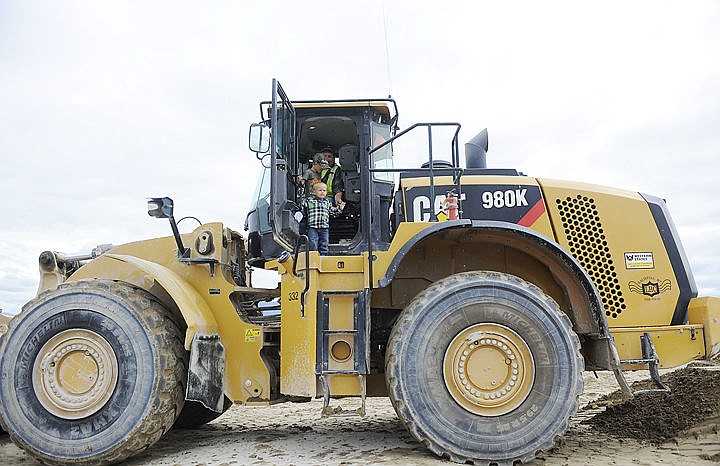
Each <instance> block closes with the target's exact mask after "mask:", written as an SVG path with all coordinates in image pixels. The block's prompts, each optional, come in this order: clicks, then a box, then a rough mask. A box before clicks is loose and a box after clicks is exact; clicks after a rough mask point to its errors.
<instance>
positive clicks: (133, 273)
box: [70, 223, 270, 403]
mask: <svg viewBox="0 0 720 466" xmlns="http://www.w3.org/2000/svg"><path fill="white" fill-rule="evenodd" d="M208 231H209V232H211V233H212V235H213V238H215V241H216V242H218V243H220V242H221V241H222V238H223V227H222V224H220V223H211V224H205V225H202V226H200V227H198V228H197V229H196V230H195V231H193V232H192V233H189V234H185V235H183V236H182V238H183V243H184V244H185V245H186V246H192V245H194V244H196V241H197V239H198V237H199V236H200V235H202V234H205V232H208ZM191 250H192V256H191V257H201V256H199V255H198V254H197V253H196V251H195V250H194V248H192V247H191ZM221 253H222V248H220V247H216V248H215V250H214V252H213V253H212V254H210V255H207V256H202V257H207V258H213V259H216V260H217V261H218V262H221V263H223V262H222V261H225V263H226V262H227V258H223V257H222V256H221ZM221 268H222V266H221V265H217V266H216V267H215V270H214V276H211V274H210V266H209V265H208V264H188V263H183V262H180V261H179V260H178V258H177V246H176V245H175V240H174V238H172V237H165V238H157V239H152V240H147V241H140V242H135V243H128V244H124V245H121V246H118V247H116V248H114V249H112V250H111V251H110V252H109V253H107V254H105V255H103V256H101V257H99V258H98V259H96V260H94V261H92V262H90V263H89V264H87V265H86V266H84V267H82V268H80V269H79V270H78V271H77V272H75V273H74V274H73V275H72V276H71V277H70V280H81V279H83V278H107V279H113V280H122V281H125V282H128V283H132V284H134V285H136V286H139V287H141V288H144V289H146V290H148V291H150V292H151V293H153V294H156V295H157V294H162V293H163V292H164V293H167V295H169V296H170V298H171V299H172V300H173V301H174V302H175V304H176V305H177V306H178V308H179V309H180V312H181V313H182V314H183V317H184V319H185V321H186V323H187V325H188V330H187V334H186V339H185V347H186V348H188V349H189V348H190V343H191V342H192V338H193V336H194V335H195V333H196V332H200V333H219V335H220V337H221V341H222V344H223V346H224V347H225V351H226V359H225V382H224V386H225V393H226V395H227V396H228V397H229V398H230V399H232V400H233V401H235V402H241V403H245V402H248V401H250V402H252V401H255V402H259V401H262V400H269V398H270V375H269V372H268V368H267V367H266V366H265V363H264V362H263V360H262V358H261V357H260V350H261V349H262V347H263V342H264V340H265V338H264V332H263V329H262V327H261V326H259V325H254V324H251V323H249V322H245V321H243V320H242V319H240V317H239V316H238V314H237V312H236V311H235V308H234V307H233V305H232V302H231V301H230V294H231V293H233V292H234V291H236V289H238V287H236V286H235V284H234V283H233V282H231V281H229V280H228V279H226V277H225V275H224V274H223V273H222V269H221ZM160 289H162V290H163V291H161V290H160Z"/></svg>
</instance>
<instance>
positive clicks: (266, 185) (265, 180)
mask: <svg viewBox="0 0 720 466" xmlns="http://www.w3.org/2000/svg"><path fill="white" fill-rule="evenodd" d="M269 194H270V168H269V167H263V172H262V175H261V176H260V179H259V180H258V183H257V185H256V186H255V192H254V193H253V197H252V203H253V205H252V207H255V205H257V202H258V201H259V200H260V199H262V198H265V197H267V196H268V195H269Z"/></svg>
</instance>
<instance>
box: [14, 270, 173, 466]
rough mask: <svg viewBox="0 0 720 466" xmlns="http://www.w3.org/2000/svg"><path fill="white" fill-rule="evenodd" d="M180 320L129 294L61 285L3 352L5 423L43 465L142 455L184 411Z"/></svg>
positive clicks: (111, 285) (24, 317) (22, 321)
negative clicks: (181, 411)
mask: <svg viewBox="0 0 720 466" xmlns="http://www.w3.org/2000/svg"><path fill="white" fill-rule="evenodd" d="M183 337H184V335H183V331H182V329H181V323H180V321H179V319H178V316H176V315H174V314H173V313H172V312H171V311H169V310H168V309H166V308H165V307H164V306H163V305H162V304H160V303H159V302H158V301H157V300H156V299H155V298H154V297H153V296H152V295H150V294H149V293H147V292H145V291H144V290H141V289H139V288H136V287H133V286H131V285H128V284H125V283H121V282H113V281H106V280H87V281H78V282H71V283H66V284H63V285H61V286H60V287H59V288H58V289H57V290H53V291H50V292H47V293H44V294H42V295H41V296H39V297H38V298H36V299H35V300H33V301H31V302H30V303H28V304H27V305H25V306H24V308H23V311H22V313H21V314H20V315H19V316H17V317H16V318H14V319H13V320H12V322H11V324H10V330H9V331H8V333H7V334H6V335H5V336H4V337H3V338H2V342H1V343H0V401H1V404H0V415H1V416H0V418H1V419H0V422H1V423H2V425H3V427H4V428H5V429H6V430H7V431H8V433H9V434H10V437H11V438H12V440H13V441H14V442H15V443H16V444H17V445H18V446H20V447H21V448H23V449H24V450H25V451H26V452H28V453H29V454H30V455H32V456H34V457H36V458H37V459H39V460H40V461H42V462H44V463H46V464H58V465H66V464H84V465H101V464H110V463H115V462H119V461H122V460H123V459H125V458H127V457H129V456H132V455H134V454H137V453H138V452H140V451H142V450H145V449H146V448H148V447H149V446H150V445H152V444H153V443H155V442H156V441H158V440H159V439H160V437H162V435H163V434H164V433H165V432H167V431H168V429H170V427H171V426H172V425H173V422H174V421H175V418H176V417H177V415H178V414H179V412H180V410H181V409H182V406H183V402H184V384H185V378H186V377H187V352H186V351H185V349H184V347H183Z"/></svg>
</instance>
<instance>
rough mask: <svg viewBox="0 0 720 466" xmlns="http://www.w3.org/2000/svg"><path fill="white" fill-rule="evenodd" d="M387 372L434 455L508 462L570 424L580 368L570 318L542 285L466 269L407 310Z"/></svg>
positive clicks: (396, 398)
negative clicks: (545, 292) (546, 292)
mask: <svg viewBox="0 0 720 466" xmlns="http://www.w3.org/2000/svg"><path fill="white" fill-rule="evenodd" d="M518 363H519V364H520V367H519V368H518V365H517V364H518ZM385 369H386V380H387V384H388V391H389V394H390V399H391V400H392V404H393V406H394V408H395V411H396V412H397V414H398V416H399V418H400V419H401V420H402V422H403V424H404V425H405V427H406V428H407V429H408V430H409V431H410V433H411V434H412V435H413V436H414V437H415V438H416V439H417V440H418V441H420V442H422V443H423V444H425V445H426V446H427V447H428V448H429V449H430V450H431V451H433V452H434V453H435V454H437V455H439V456H442V457H445V458H448V459H450V460H452V461H455V462H458V463H466V462H468V463H474V464H500V465H512V464H513V462H515V461H518V460H519V461H522V462H526V461H529V460H531V459H533V458H534V457H535V455H536V454H537V452H539V451H541V450H547V449H549V448H551V447H552V446H553V443H554V441H555V440H556V438H558V437H559V436H561V435H562V434H563V433H564V432H565V431H566V430H567V426H568V419H569V418H570V416H572V415H573V414H574V413H575V412H577V408H578V397H579V395H580V394H581V393H582V389H583V381H582V371H583V369H584V364H583V359H582V356H581V355H580V343H579V340H578V338H577V336H576V335H575V333H574V332H573V331H572V327H571V324H570V320H569V319H568V317H567V316H566V315H565V314H564V313H562V312H561V311H560V310H559V309H558V306H557V304H556V303H555V301H553V300H552V299H551V298H549V297H548V296H547V295H545V294H544V293H543V292H542V291H541V290H540V289H539V288H537V287H536V286H534V285H532V284H530V283H527V282H525V281H523V280H521V279H519V278H517V277H515V276H512V275H507V274H503V273H497V272H464V273H459V274H456V275H452V276H450V277H447V278H445V279H443V280H440V281H438V282H436V283H434V284H433V285H431V286H429V287H428V288H427V289H425V290H424V291H423V292H421V293H420V294H418V296H416V297H415V298H414V299H413V300H412V301H411V302H410V304H409V305H408V306H407V307H406V308H405V310H404V311H403V312H402V313H401V315H400V317H399V319H398V322H397V323H396V325H395V327H394V328H393V331H392V333H391V336H390V340H389V343H388V351H387V356H386V364H385ZM518 371H519V372H518Z"/></svg>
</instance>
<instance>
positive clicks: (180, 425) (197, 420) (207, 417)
mask: <svg viewBox="0 0 720 466" xmlns="http://www.w3.org/2000/svg"><path fill="white" fill-rule="evenodd" d="M230 406H232V401H230V398H228V397H225V400H224V402H223V410H222V413H218V412H215V411H213V410H212V409H210V408H206V407H205V405H204V404H202V403H200V402H199V401H192V400H186V401H185V406H183V409H182V411H180V416H178V418H177V419H176V420H175V424H174V425H173V429H193V428H195V427H200V426H202V425H204V424H207V423H208V422H210V421H214V420H215V419H217V418H219V417H220V416H222V415H223V414H224V413H225V411H227V410H228V409H230Z"/></svg>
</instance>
